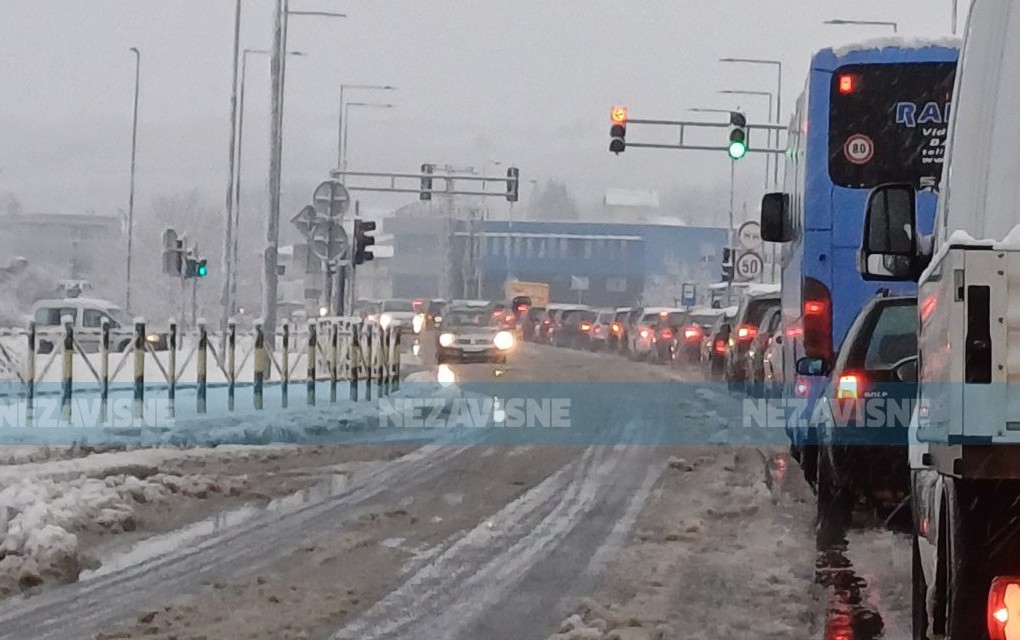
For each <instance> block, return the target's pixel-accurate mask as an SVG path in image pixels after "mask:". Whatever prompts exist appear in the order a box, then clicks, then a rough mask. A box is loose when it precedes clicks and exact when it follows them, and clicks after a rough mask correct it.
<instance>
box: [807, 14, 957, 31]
mask: <svg viewBox="0 0 1020 640" xmlns="http://www.w3.org/2000/svg"><path fill="white" fill-rule="evenodd" d="M954 15H955V13H954ZM825 24H835V25H855V26H866V27H892V31H893V33H899V29H900V25H899V23H896V22H887V21H884V20H838V19H837V20H826V21H825Z"/></svg>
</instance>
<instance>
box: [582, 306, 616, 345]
mask: <svg viewBox="0 0 1020 640" xmlns="http://www.w3.org/2000/svg"><path fill="white" fill-rule="evenodd" d="M615 317H616V311H615V310H614V309H600V310H598V311H597V312H596V315H595V320H594V321H593V322H592V323H591V330H590V331H589V332H588V348H589V349H591V350H592V351H604V350H605V349H607V348H609V341H610V339H611V338H612V333H613V319H614V318H615Z"/></svg>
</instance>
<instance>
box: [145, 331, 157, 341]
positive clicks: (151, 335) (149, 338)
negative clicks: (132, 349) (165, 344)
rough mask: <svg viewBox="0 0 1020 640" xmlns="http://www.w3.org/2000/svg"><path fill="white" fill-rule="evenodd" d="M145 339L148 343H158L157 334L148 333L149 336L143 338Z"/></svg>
mask: <svg viewBox="0 0 1020 640" xmlns="http://www.w3.org/2000/svg"><path fill="white" fill-rule="evenodd" d="M145 339H146V340H148V341H149V342H159V334H158V333H150V334H149V335H147V336H145Z"/></svg>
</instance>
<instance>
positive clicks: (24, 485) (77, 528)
mask: <svg viewBox="0 0 1020 640" xmlns="http://www.w3.org/2000/svg"><path fill="white" fill-rule="evenodd" d="M243 485H244V479H243V478H240V479H227V480H222V479H220V480H217V479H214V478H212V477H208V476H188V477H182V476H177V475H171V474H154V475H151V476H149V477H147V478H139V477H138V476H135V475H125V474H120V475H110V476H106V477H104V478H92V477H79V478H77V479H74V480H53V479H51V478H45V477H43V478H40V477H24V478H21V479H20V480H18V481H16V482H13V483H11V484H9V485H7V486H6V487H4V488H3V489H2V490H0V597H6V596H8V595H11V594H12V593H17V592H19V591H23V590H25V589H30V588H32V587H36V586H39V585H41V584H44V583H67V582H73V581H74V580H77V578H78V574H79V573H80V571H81V570H82V568H83V567H84V565H85V564H87V561H86V559H85V558H84V557H83V556H82V553H81V547H80V544H79V535H80V534H82V533H86V532H104V531H105V532H110V533H121V532H124V531H132V530H134V529H135V528H136V527H137V516H136V512H135V505H137V504H142V503H150V504H151V503H158V502H160V501H164V500H167V499H168V498H169V497H170V496H173V495H183V496H189V497H193V498H198V499H204V498H207V497H209V496H210V495H212V494H217V493H219V494H231V495H236V494H237V493H239V491H240V490H241V488H242V487H243Z"/></svg>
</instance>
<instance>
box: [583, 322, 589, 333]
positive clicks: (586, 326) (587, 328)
mask: <svg viewBox="0 0 1020 640" xmlns="http://www.w3.org/2000/svg"><path fill="white" fill-rule="evenodd" d="M581 331H591V323H590V322H582V323H581Z"/></svg>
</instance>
